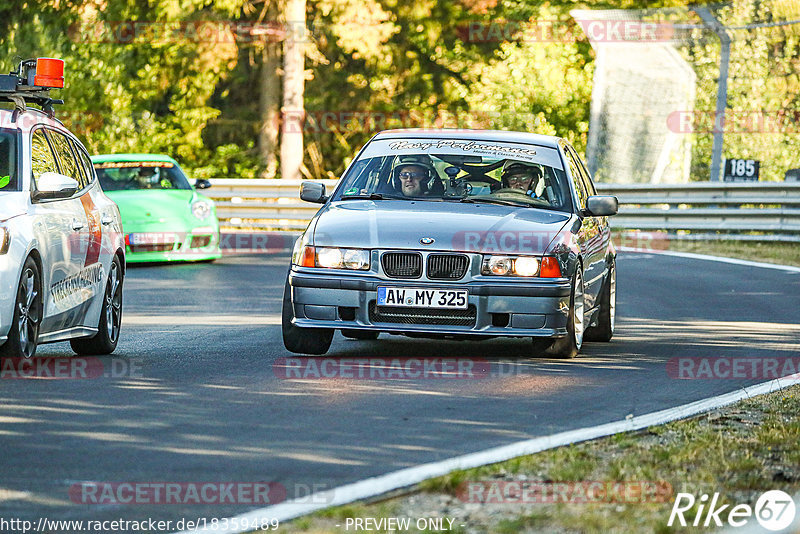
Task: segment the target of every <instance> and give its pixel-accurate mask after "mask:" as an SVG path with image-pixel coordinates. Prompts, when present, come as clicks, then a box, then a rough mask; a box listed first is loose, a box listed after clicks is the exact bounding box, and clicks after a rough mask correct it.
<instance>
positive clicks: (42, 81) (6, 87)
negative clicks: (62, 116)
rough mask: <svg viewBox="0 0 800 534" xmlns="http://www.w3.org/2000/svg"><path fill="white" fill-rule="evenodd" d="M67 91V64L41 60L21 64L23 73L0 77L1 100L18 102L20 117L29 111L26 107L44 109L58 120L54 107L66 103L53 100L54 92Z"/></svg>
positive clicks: (12, 73) (20, 69)
mask: <svg viewBox="0 0 800 534" xmlns="http://www.w3.org/2000/svg"><path fill="white" fill-rule="evenodd" d="M63 87H64V60H62V59H56V58H52V57H40V58H36V59H26V60H24V61H21V62H20V64H19V69H18V70H17V71H16V72H11V73H10V74H3V75H0V100H5V101H10V102H14V104H15V105H16V110H15V114H14V117H13V118H12V122H13V121H14V120H16V115H17V114H18V113H21V112H23V111H25V106H26V103H32V104H36V105H38V106H41V108H42V110H43V111H44V112H45V113H47V114H48V115H50V116H51V117H52V116H54V112H53V104H63V103H64V101H63V100H56V99H53V98H50V89H61V88H63Z"/></svg>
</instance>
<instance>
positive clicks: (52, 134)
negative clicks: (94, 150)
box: [47, 130, 83, 189]
mask: <svg viewBox="0 0 800 534" xmlns="http://www.w3.org/2000/svg"><path fill="white" fill-rule="evenodd" d="M47 135H48V137H49V138H50V140H51V141H52V142H53V150H54V151H55V153H56V160H57V161H58V168H59V169H61V174H63V175H65V176H69V177H70V178H74V179H75V180H77V181H78V183H79V184H80V185H81V187H80V188H81V189H83V187H82V186H83V183H82V182H83V174H82V173H81V171H80V169H79V168H78V162H77V161H75V156H74V155H73V154H72V149H71V148H70V146H69V144H70V143H69V139H68V138H67V136H65V135H64V134H62V133H59V132H56V131H54V130H48V132H47Z"/></svg>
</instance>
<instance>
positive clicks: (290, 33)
mask: <svg viewBox="0 0 800 534" xmlns="http://www.w3.org/2000/svg"><path fill="white" fill-rule="evenodd" d="M285 13H286V39H285V40H284V41H283V108H282V109H281V112H282V113H281V118H282V120H281V125H282V127H281V133H282V135H281V178H286V179H288V180H299V179H300V177H301V174H300V167H301V165H302V164H303V123H304V118H305V110H304V105H303V92H304V90H305V45H306V39H308V35H307V32H306V0H287V1H286V11H285Z"/></svg>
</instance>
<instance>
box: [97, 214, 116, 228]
mask: <svg viewBox="0 0 800 534" xmlns="http://www.w3.org/2000/svg"><path fill="white" fill-rule="evenodd" d="M100 222H101V223H102V225H103V226H108V225H109V224H111V223H113V222H114V217H112V216H111V215H103V216H102V217H101V218H100Z"/></svg>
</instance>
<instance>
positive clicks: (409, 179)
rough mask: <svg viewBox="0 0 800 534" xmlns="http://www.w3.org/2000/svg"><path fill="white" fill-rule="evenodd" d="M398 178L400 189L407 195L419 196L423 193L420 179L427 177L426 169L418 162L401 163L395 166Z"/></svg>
mask: <svg viewBox="0 0 800 534" xmlns="http://www.w3.org/2000/svg"><path fill="white" fill-rule="evenodd" d="M397 169H398V172H397V177H398V178H399V179H400V191H401V192H402V193H403V195H405V196H407V197H419V196H422V194H423V190H422V189H423V186H422V181H423V180H427V179H428V169H427V168H426V167H425V166H423V165H420V164H418V163H402V164H400V165H398V167H397Z"/></svg>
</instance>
